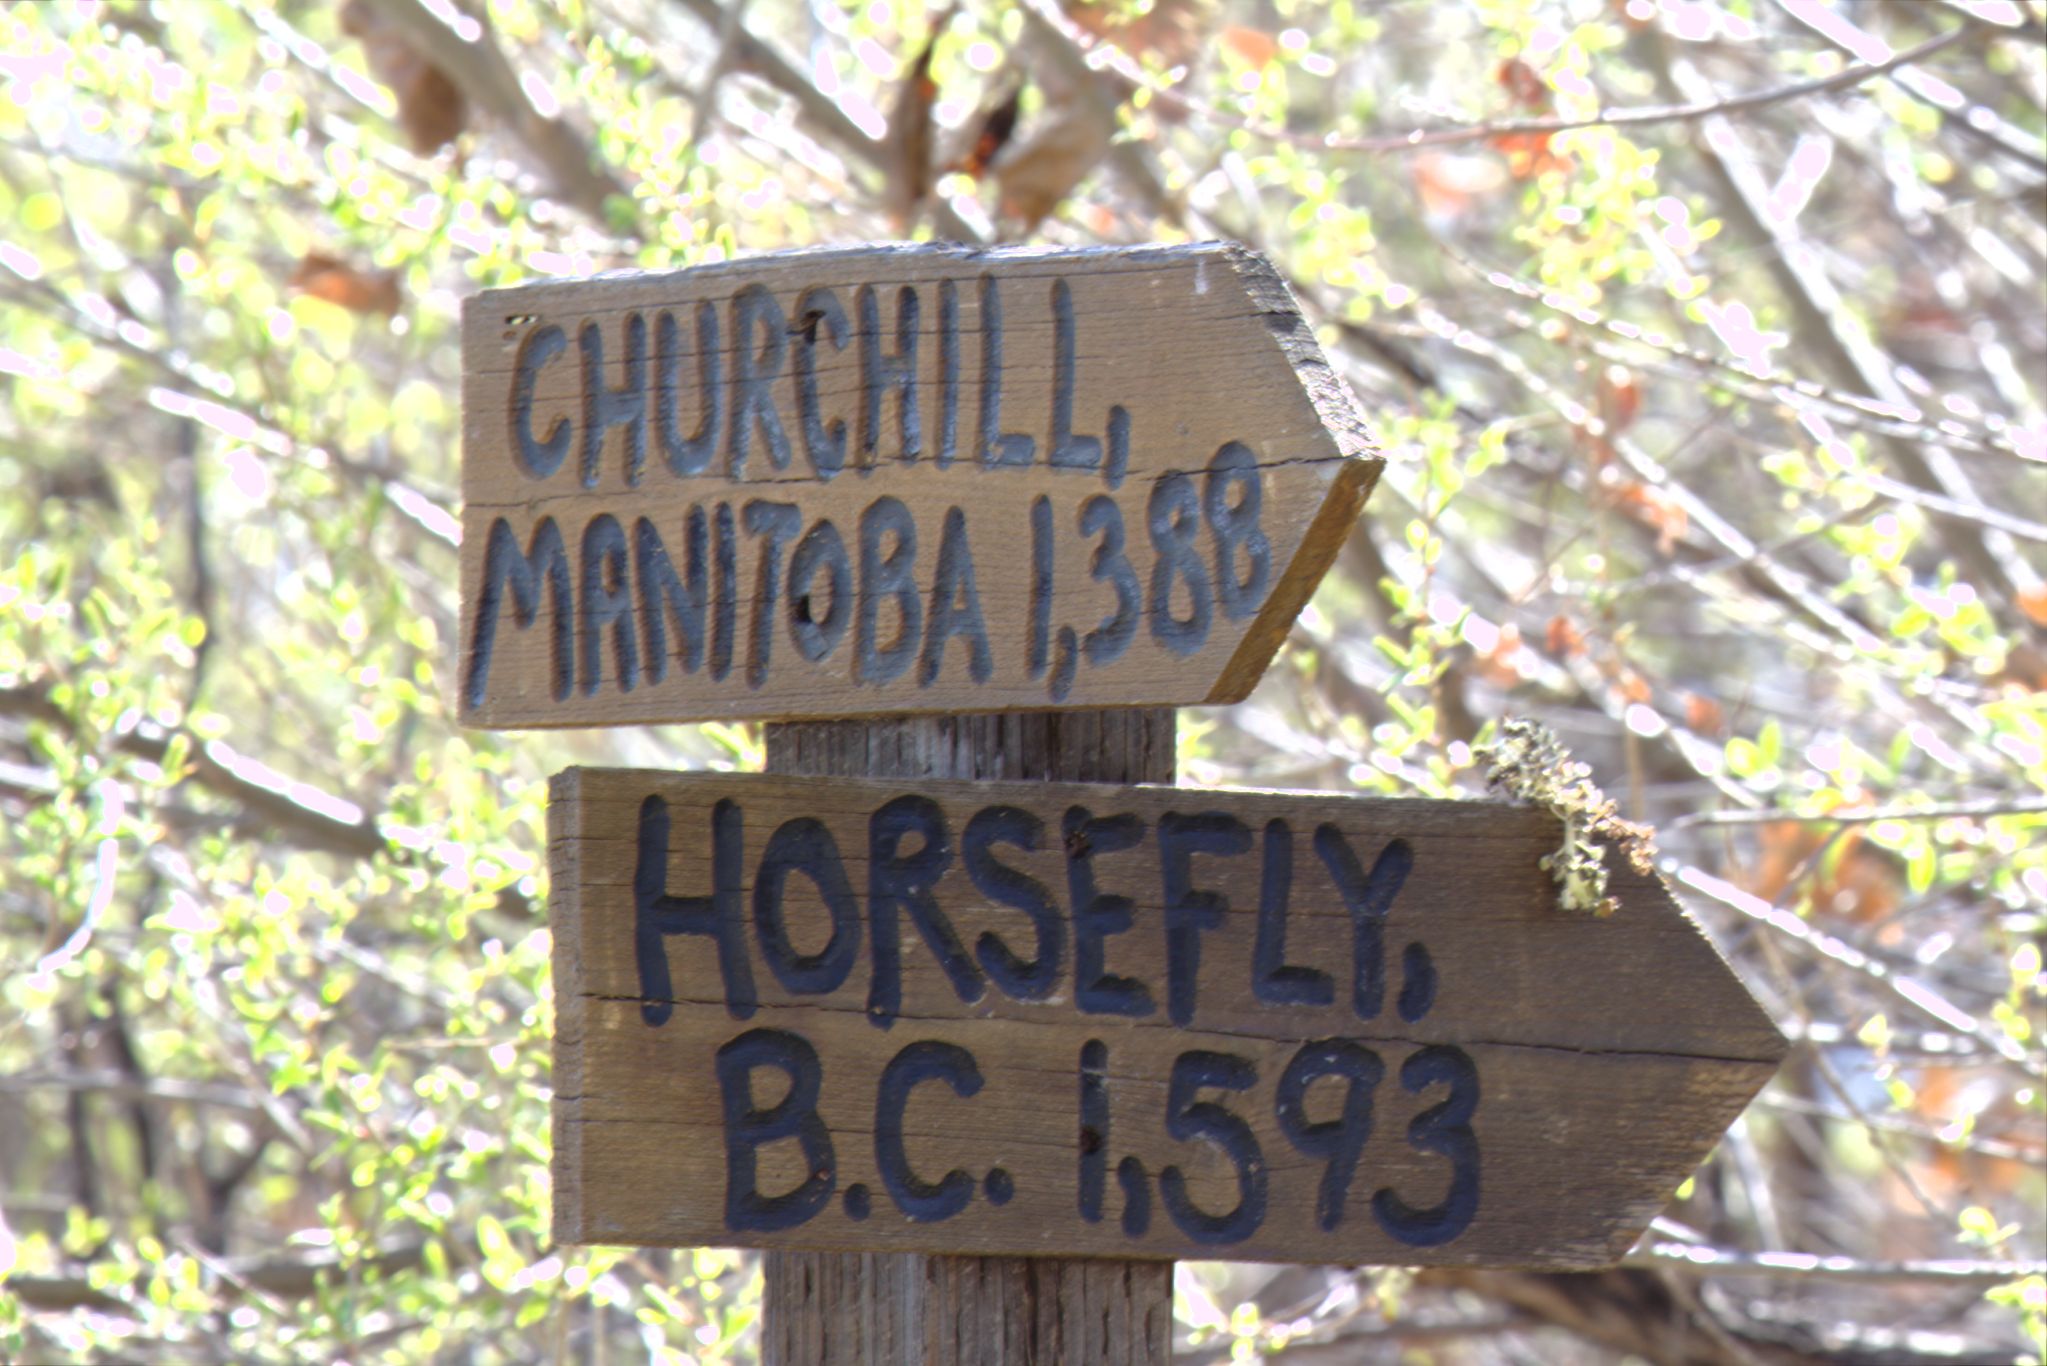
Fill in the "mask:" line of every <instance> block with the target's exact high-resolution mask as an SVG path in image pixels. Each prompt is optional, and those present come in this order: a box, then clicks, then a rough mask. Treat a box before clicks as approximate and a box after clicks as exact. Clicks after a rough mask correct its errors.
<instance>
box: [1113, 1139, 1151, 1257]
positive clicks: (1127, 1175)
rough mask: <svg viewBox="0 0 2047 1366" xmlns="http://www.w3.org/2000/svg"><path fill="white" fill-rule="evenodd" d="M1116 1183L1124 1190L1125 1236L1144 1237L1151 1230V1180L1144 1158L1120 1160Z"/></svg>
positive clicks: (1117, 1167) (1117, 1166)
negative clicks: (1147, 1174)
mask: <svg viewBox="0 0 2047 1366" xmlns="http://www.w3.org/2000/svg"><path fill="white" fill-rule="evenodd" d="M1116 1184H1117V1185H1118V1186H1120V1187H1121V1188H1122V1190H1123V1236H1124V1237H1126V1238H1142V1237H1143V1236H1144V1235H1145V1234H1146V1233H1148V1232H1150V1231H1151V1182H1150V1181H1148V1180H1146V1179H1145V1172H1144V1159H1143V1158H1141V1157H1135V1156H1131V1157H1126V1158H1124V1159H1123V1160H1122V1161H1121V1162H1118V1163H1117V1164H1116Z"/></svg>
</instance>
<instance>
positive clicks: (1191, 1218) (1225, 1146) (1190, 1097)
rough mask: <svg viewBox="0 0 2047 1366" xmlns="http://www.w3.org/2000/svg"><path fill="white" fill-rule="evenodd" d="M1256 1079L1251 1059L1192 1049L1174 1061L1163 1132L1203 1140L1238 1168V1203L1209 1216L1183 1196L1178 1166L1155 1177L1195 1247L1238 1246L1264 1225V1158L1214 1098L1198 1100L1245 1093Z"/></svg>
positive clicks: (1250, 1135) (1238, 1122)
mask: <svg viewBox="0 0 2047 1366" xmlns="http://www.w3.org/2000/svg"><path fill="white" fill-rule="evenodd" d="M1257 1081H1258V1071H1257V1069H1256V1068H1255V1067H1253V1066H1252V1064H1251V1060H1250V1059H1249V1058H1242V1057H1238V1056H1237V1055H1236V1054H1234V1053H1210V1052H1207V1051H1205V1050H1201V1049H1196V1050H1194V1051H1192V1052H1187V1053H1182V1054H1181V1055H1180V1056H1179V1057H1178V1058H1175V1059H1174V1060H1173V1077H1172V1080H1171V1081H1170V1082H1168V1083H1167V1085H1166V1132H1167V1133H1168V1134H1170V1135H1172V1136H1173V1137H1174V1138H1176V1139H1178V1140H1180V1141H1181V1142H1182V1143H1187V1142H1192V1141H1193V1140H1195V1139H1204V1140H1206V1141H1207V1142H1209V1143H1212V1144H1214V1145H1215V1146H1216V1148H1217V1149H1218V1150H1220V1151H1221V1153H1222V1155H1223V1156H1224V1157H1226V1158H1228V1159H1229V1162H1230V1165H1231V1166H1233V1167H1235V1168H1236V1169H1237V1203H1236V1205H1235V1207H1234V1208H1231V1209H1229V1210H1226V1211H1225V1212H1223V1213H1221V1214H1210V1213H1209V1212H1208V1211H1206V1210H1204V1209H1202V1208H1201V1207H1200V1206H1199V1205H1196V1204H1195V1203H1194V1199H1193V1197H1192V1196H1191V1195H1189V1194H1188V1192H1187V1177H1186V1174H1185V1173H1184V1172H1182V1171H1181V1170H1180V1168H1179V1166H1178V1165H1177V1164H1176V1165H1174V1166H1170V1167H1167V1168H1166V1169H1165V1170H1164V1171H1162V1172H1160V1173H1159V1196H1160V1198H1161V1199H1162V1200H1163V1201H1164V1202H1165V1206H1166V1213H1167V1215H1168V1216H1170V1217H1171V1218H1172V1221H1173V1223H1174V1224H1175V1225H1177V1226H1178V1228H1179V1230H1180V1232H1182V1233H1184V1234H1186V1235H1187V1236H1188V1237H1189V1238H1192V1239H1193V1240H1194V1241H1195V1242H1197V1243H1210V1244H1216V1245H1221V1244H1228V1243H1241V1242H1243V1241H1244V1239H1246V1238H1248V1237H1250V1236H1251V1235H1252V1234H1253V1233H1256V1232H1257V1231H1258V1225H1260V1224H1261V1223H1263V1222H1264V1221H1265V1184H1266V1172H1265V1154H1264V1152H1263V1151H1261V1150H1260V1149H1259V1146H1258V1138H1257V1135H1255V1134H1253V1133H1252V1132H1251V1126H1250V1125H1249V1124H1246V1123H1245V1122H1244V1121H1243V1120H1242V1119H1239V1118H1238V1117H1237V1116H1236V1115H1233V1114H1231V1113H1230V1112H1229V1110H1227V1109H1225V1108H1224V1107H1223V1106H1222V1105H1220V1104H1218V1103H1217V1102H1215V1101H1212V1100H1197V1099H1195V1097H1197V1096H1199V1095H1200V1094H1201V1092H1202V1091H1204V1090H1210V1089H1213V1090H1221V1091H1248V1090H1250V1089H1251V1088H1252V1087H1253V1086H1254V1085H1256V1084H1257Z"/></svg>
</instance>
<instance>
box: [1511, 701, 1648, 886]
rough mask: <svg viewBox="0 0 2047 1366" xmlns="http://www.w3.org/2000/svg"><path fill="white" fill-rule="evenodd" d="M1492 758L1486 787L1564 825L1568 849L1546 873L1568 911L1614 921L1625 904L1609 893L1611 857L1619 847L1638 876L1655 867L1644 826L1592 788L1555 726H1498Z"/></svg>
mask: <svg viewBox="0 0 2047 1366" xmlns="http://www.w3.org/2000/svg"><path fill="white" fill-rule="evenodd" d="M1481 752H1482V753H1483V754H1484V756H1485V759H1486V786H1487V787H1489V788H1491V789H1493V790H1494V791H1499V792H1505V793H1506V794H1507V795H1508V796H1510V797H1512V798H1514V799H1515V800H1517V801H1523V802H1529V803H1531V804H1533V805H1535V806H1539V807H1541V808H1543V809H1544V810H1545V811H1548V812H1549V813H1550V814H1551V815H1553V816H1555V817H1556V818H1557V819H1558V820H1559V821H1561V822H1563V826H1564V838H1563V842H1562V843H1561V844H1560V845H1558V846H1557V851H1556V852H1555V853H1553V854H1549V855H1546V856H1544V858H1543V860H1542V866H1543V868H1544V869H1546V870H1547V871H1548V872H1549V875H1550V876H1551V877H1553V878H1555V879H1556V883H1557V900H1558V902H1559V904H1561V905H1562V906H1563V907H1564V909H1565V910H1568V911H1580V912H1590V913H1591V914H1593V915H1601V916H1604V915H1612V914H1613V913H1614V912H1615V911H1617V910H1619V909H1620V902H1619V900H1618V899H1616V898H1615V897H1614V896H1613V895H1612V894H1611V893H1610V892H1608V890H1607V872H1606V850H1607V846H1608V845H1609V844H1612V845H1618V846H1619V848H1620V850H1621V852H1622V853H1623V854H1624V855H1626V857H1627V859H1628V862H1629V863H1630V865H1632V866H1633V867H1634V869H1635V870H1636V871H1637V872H1640V873H1647V872H1649V871H1650V870H1651V869H1652V868H1654V866H1655V857H1656V846H1655V844H1654V843H1653V842H1652V841H1651V839H1650V836H1649V831H1648V829H1647V828H1646V827H1644V826H1640V825H1636V824H1635V823H1634V822H1632V821H1625V820H1622V819H1621V818H1620V815H1619V814H1618V813H1617V812H1616V811H1615V809H1614V804H1613V798H1611V797H1609V796H1607V795H1606V794H1605V793H1604V792H1601V791H1600V790H1599V788H1598V786H1597V785H1596V784H1594V783H1593V781H1592V768H1591V766H1590V765H1588V764H1582V763H1579V762H1578V761H1577V760H1575V759H1573V758H1572V757H1571V755H1570V752H1569V751H1568V750H1566V749H1565V748H1564V746H1563V744H1562V742H1560V741H1559V740H1558V739H1557V737H1556V736H1555V735H1554V734H1553V733H1552V732H1551V731H1550V729H1549V727H1547V726H1545V725H1543V724H1542V723H1541V722H1540V721H1530V720H1528V719H1527V718H1525V717H1518V716H1510V717H1507V718H1506V719H1504V720H1502V721H1501V722H1500V728H1499V733H1498V736H1497V737H1496V738H1495V739H1494V741H1493V744H1492V745H1491V747H1490V748H1489V749H1486V750H1484V751H1481Z"/></svg>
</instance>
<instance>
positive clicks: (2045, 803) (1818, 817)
mask: <svg viewBox="0 0 2047 1366" xmlns="http://www.w3.org/2000/svg"><path fill="white" fill-rule="evenodd" d="M2042 813H2047V798H2029V797H2020V798H2016V799H2013V800H2005V799H2001V798H2000V799H1995V800H1991V801H1981V802H1947V803H1943V804H1939V805H1935V806H1873V807H1865V808H1863V809H1862V810H1859V811H1811V812H1807V811H1786V810H1784V809H1783V808H1782V807H1767V808H1764V809H1762V810H1756V811H1699V812H1695V813H1693V814H1692V815H1689V816H1679V817H1678V818H1677V819H1676V820H1674V821H1671V822H1670V823H1669V826H1668V828H1669V829H1671V830H1682V829H1684V828H1685V827H1687V826H1692V825H1766V824H1769V823H1770V822H1772V821H1810V822H1817V821H1828V822H1831V823H1832V824H1835V825H1869V824H1873V823H1874V822H1876V821H1939V820H1947V819H1949V818H1950V817H1968V818H1982V817H1987V816H2033V815H2040V814H2042Z"/></svg>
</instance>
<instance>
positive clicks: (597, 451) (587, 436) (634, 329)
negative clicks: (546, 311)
mask: <svg viewBox="0 0 2047 1366" xmlns="http://www.w3.org/2000/svg"><path fill="white" fill-rule="evenodd" d="M579 341H580V344H581V346H582V351H583V487H584V488H586V489H594V488H596V487H597V462H598V460H599V459H600V458H601V457H602V456H603V454H604V437H605V434H606V433H607V432H609V431H610V430H611V429H612V428H613V427H623V428H625V481H626V483H627V484H629V485H637V484H638V483H639V482H640V471H641V470H642V468H644V467H645V465H646V463H647V320H646V319H645V318H643V317H641V316H640V315H639V314H638V313H628V314H626V315H625V383H623V384H621V385H620V386H619V387H618V388H616V389H607V388H606V387H605V386H604V329H603V328H601V327H599V326H598V325H597V324H596V323H594V322H590V323H584V324H583V331H582V333H581V335H580V337H579Z"/></svg>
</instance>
